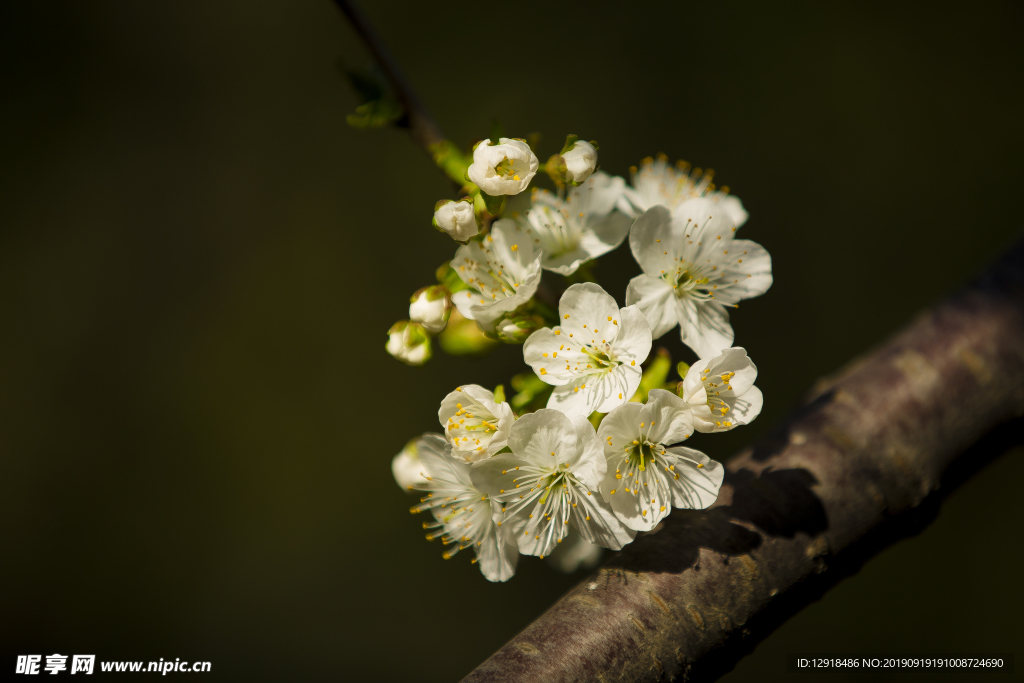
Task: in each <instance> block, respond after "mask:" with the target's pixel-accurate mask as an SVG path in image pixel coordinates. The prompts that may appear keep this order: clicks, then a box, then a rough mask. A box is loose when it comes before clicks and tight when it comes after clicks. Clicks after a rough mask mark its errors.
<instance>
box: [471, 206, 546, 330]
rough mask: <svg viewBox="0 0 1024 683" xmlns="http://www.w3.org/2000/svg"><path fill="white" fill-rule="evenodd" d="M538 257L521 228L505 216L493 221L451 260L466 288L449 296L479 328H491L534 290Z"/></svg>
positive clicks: (538, 275)
mask: <svg viewBox="0 0 1024 683" xmlns="http://www.w3.org/2000/svg"><path fill="white" fill-rule="evenodd" d="M540 259H541V254H540V250H539V249H535V248H534V244H533V239H531V237H530V234H529V233H528V232H527V231H526V230H525V229H524V228H522V227H520V226H518V225H516V223H515V221H513V220H512V219H509V218H505V219H502V220H500V221H495V223H494V225H493V226H492V227H491V232H490V234H488V235H487V236H486V237H483V238H481V239H475V240H471V241H470V242H469V244H466V245H464V246H462V247H459V250H458V251H457V252H455V258H454V259H452V263H451V265H452V268H454V269H455V272H456V273H458V275H459V277H460V278H462V281H463V282H465V283H466V284H467V285H469V287H470V288H469V289H468V290H463V291H461V292H458V293H456V294H455V296H454V297H453V300H454V303H455V306H456V307H457V308H458V309H459V313H461V314H462V315H463V316H464V317H466V318H469V319H470V320H476V321H477V322H478V323H480V325H481V327H484V328H490V327H492V326H493V325H494V323H495V321H497V320H498V319H499V318H501V317H502V316H503V315H504V314H505V313H508V312H509V311H514V310H515V309H517V308H519V307H520V306H522V305H523V304H525V303H526V302H527V301H529V300H530V298H531V297H532V296H533V293H534V292H536V291H537V284H538V283H539V282H540V276H541V266H540Z"/></svg>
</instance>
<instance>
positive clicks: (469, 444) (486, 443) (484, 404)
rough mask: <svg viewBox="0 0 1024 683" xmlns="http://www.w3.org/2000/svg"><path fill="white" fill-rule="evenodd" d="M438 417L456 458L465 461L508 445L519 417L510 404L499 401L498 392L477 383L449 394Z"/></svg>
mask: <svg viewBox="0 0 1024 683" xmlns="http://www.w3.org/2000/svg"><path fill="white" fill-rule="evenodd" d="M437 417H438V419H439V420H440V421H441V426H442V427H444V433H445V436H447V437H448V441H449V443H451V445H452V457H454V458H458V459H459V460H463V461H465V462H474V461H476V460H481V459H483V458H486V457H488V456H491V455H494V454H495V453H497V452H498V451H500V450H501V449H502V448H504V447H505V444H506V443H508V433H509V430H510V429H512V423H513V422H514V421H515V419H516V418H515V415H513V414H512V407H511V406H510V405H509V404H508V403H504V402H502V403H495V401H494V392H492V391H487V389H484V388H483V387H481V386H479V385H476V384H467V385H466V386H462V387H459V388H458V389H456V390H455V391H453V392H452V393H450V394H448V395H447V396H445V397H444V400H443V401H441V409H440V410H438V411H437Z"/></svg>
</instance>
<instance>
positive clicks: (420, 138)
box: [335, 0, 445, 158]
mask: <svg viewBox="0 0 1024 683" xmlns="http://www.w3.org/2000/svg"><path fill="white" fill-rule="evenodd" d="M335 2H336V3H337V5H338V7H339V8H340V9H341V11H342V12H343V13H344V14H345V16H346V17H347V18H348V20H349V23H351V24H352V28H354V29H355V31H356V33H358V34H359V37H360V38H362V40H363V43H364V44H365V45H366V48H367V49H368V50H369V51H370V54H371V55H372V56H373V59H374V60H375V61H376V62H377V64H378V66H380V68H381V71H382V72H383V73H384V76H385V78H387V79H388V83H390V85H391V87H392V89H394V91H395V95H396V96H397V98H398V102H399V104H401V105H402V109H403V110H404V111H405V116H406V119H407V121H406V123H407V125H408V128H409V135H410V136H412V139H413V141H414V142H416V144H418V145H419V146H420V147H422V148H423V149H424V151H426V152H427V154H429V155H430V156H431V158H433V156H434V154H435V152H436V150H437V145H438V144H440V143H441V142H442V141H444V139H445V138H444V135H443V134H442V133H441V129H440V128H438V126H437V124H436V123H434V119H432V118H431V117H430V114H429V113H428V112H427V108H426V107H425V106H424V105H423V103H422V102H420V99H419V97H417V95H416V91H415V90H413V87H412V85H410V84H409V82H408V81H407V80H405V76H404V75H403V74H402V71H401V69H399V68H398V64H397V63H395V60H394V58H393V57H392V56H391V53H390V52H388V49H387V47H385V45H384V41H383V40H381V37H380V36H379V35H377V32H376V31H375V30H374V28H373V26H372V25H371V24H370V22H369V20H368V19H367V18H366V15H365V14H363V12H362V10H361V9H359V7H358V6H357V5H356V4H355V3H354V2H351V0H335Z"/></svg>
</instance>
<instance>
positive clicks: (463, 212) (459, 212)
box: [434, 197, 480, 242]
mask: <svg viewBox="0 0 1024 683" xmlns="http://www.w3.org/2000/svg"><path fill="white" fill-rule="evenodd" d="M434 227H435V228H437V229H438V230H443V231H444V232H446V233H448V235H449V236H451V238H452V239H453V240H455V241H456V242H465V241H466V240H468V239H469V238H470V237H475V236H476V235H477V234H478V233H479V232H480V226H479V225H477V222H476V215H475V214H474V213H473V200H472V199H470V198H469V197H463V198H462V199H460V200H459V201H457V202H453V201H452V200H450V199H442V200H441V201H439V202H438V203H437V204H436V205H435V206H434Z"/></svg>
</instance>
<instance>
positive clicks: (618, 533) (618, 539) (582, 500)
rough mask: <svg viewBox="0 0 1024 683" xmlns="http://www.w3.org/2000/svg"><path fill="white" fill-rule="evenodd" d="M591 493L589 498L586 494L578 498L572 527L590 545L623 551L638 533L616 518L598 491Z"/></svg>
mask: <svg viewBox="0 0 1024 683" xmlns="http://www.w3.org/2000/svg"><path fill="white" fill-rule="evenodd" d="M590 493H591V495H589V496H588V495H587V494H586V492H584V493H583V494H582V495H580V496H579V497H578V503H577V507H574V508H572V525H573V526H574V527H576V530H577V531H579V532H580V536H582V537H583V539H584V540H586V541H587V542H588V543H593V544H594V545H599V546H601V547H603V548H610V549H611V550H621V549H622V547H623V546H625V545H626V544H627V543H629V542H630V541H632V540H633V539H634V538H635V537H636V532H635V531H633V530H632V529H629V528H628V527H626V526H625V525H624V524H623V523H622V521H621V520H619V519H618V517H616V515H615V513H614V512H612V509H611V506H609V505H608V504H607V503H606V502H604V501H603V500H601V496H600V494H599V493H598V492H597V491H596V490H593V491H591V492H590ZM588 517H589V519H588Z"/></svg>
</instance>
